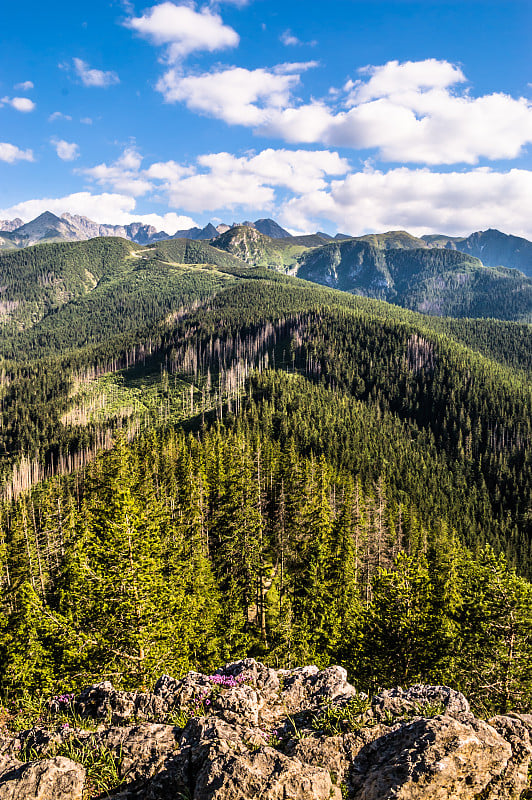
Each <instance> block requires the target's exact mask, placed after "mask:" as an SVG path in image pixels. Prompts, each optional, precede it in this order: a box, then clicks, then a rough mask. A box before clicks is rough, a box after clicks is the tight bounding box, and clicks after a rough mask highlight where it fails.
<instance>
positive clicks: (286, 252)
mask: <svg viewBox="0 0 532 800" xmlns="http://www.w3.org/2000/svg"><path fill="white" fill-rule="evenodd" d="M306 238H307V237H290V238H288V239H271V238H270V237H269V236H265V235H264V234H263V233H260V231H258V230H255V228H249V227H248V226H246V225H240V226H238V227H237V228H231V229H230V230H228V231H226V232H225V233H222V234H221V235H220V236H218V237H217V238H216V239H214V240H213V243H212V244H213V247H216V248H218V249H220V250H224V251H226V252H227V253H231V254H232V255H233V256H236V257H237V258H239V259H241V261H244V262H245V263H246V264H250V265H252V266H255V267H268V268H270V269H276V270H280V271H281V272H287V271H289V270H290V269H292V268H293V267H294V266H295V264H296V262H297V260H298V257H299V256H300V255H302V254H303V253H305V252H306V250H307V249H308V247H309V246H310V242H307V241H305V243H300V240H301V239H306ZM315 239H316V237H312V240H311V241H312V243H313V244H314V240H315ZM317 243H318V244H321V243H322V240H321V238H320V239H318V242H317Z"/></svg>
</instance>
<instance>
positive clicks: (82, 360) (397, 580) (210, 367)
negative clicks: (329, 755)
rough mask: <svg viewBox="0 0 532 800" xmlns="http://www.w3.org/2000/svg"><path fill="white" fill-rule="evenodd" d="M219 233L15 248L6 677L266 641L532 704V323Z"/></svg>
mask: <svg viewBox="0 0 532 800" xmlns="http://www.w3.org/2000/svg"><path fill="white" fill-rule="evenodd" d="M189 244H190V245H191V243H189ZM208 249H209V248H207V249H206V246H204V245H198V244H196V243H194V245H193V246H192V245H191V246H185V245H183V243H182V242H181V243H178V242H166V243H164V246H163V244H161V245H159V246H157V247H155V248H153V247H152V248H136V249H135V248H134V247H133V245H132V244H131V243H129V242H123V241H122V242H121V241H120V240H107V241H104V240H93V241H91V242H89V243H86V244H85V243H81V244H79V245H78V244H76V245H62V244H57V245H41V246H38V247H36V248H29V249H28V250H27V251H26V250H23V251H17V253H15V254H7V255H3V256H1V261H2V263H1V265H0V266H1V267H2V269H3V270H4V272H5V273H6V276H7V277H6V281H7V280H8V279H9V280H11V282H12V283H13V287H14V288H13V292H14V294H13V300H12V303H13V304H15V305H13V306H12V307H10V309H7V311H6V315H5V318H4V322H3V323H2V330H1V331H0V344H1V348H2V350H1V353H2V358H1V364H0V384H1V388H0V397H1V416H0V423H1V424H0V474H1V478H2V501H1V504H0V519H1V522H0V530H1V538H0V581H1V598H2V599H1V605H0V693H1V695H2V697H3V698H4V699H5V700H6V701H9V702H11V701H12V700H14V699H16V698H19V697H22V696H26V695H36V694H41V695H43V694H44V695H50V694H53V693H54V692H56V691H58V690H62V691H69V690H73V689H76V688H79V687H82V686H85V685H87V684H90V683H94V682H97V681H100V680H104V679H110V680H112V681H113V684H114V685H115V686H118V687H122V688H129V687H140V686H150V685H152V684H153V683H154V682H155V680H156V679H157V678H158V677H159V676H160V675H161V674H163V673H168V674H172V675H178V674H182V673H184V672H186V671H187V670H190V669H194V668H198V669H199V668H201V669H202V670H209V669H213V668H214V667H216V666H218V665H219V664H220V663H223V662H224V661H229V660H232V659H235V658H241V657H244V656H247V655H252V656H254V657H256V658H259V659H260V660H261V661H263V662H265V663H267V664H271V665H273V666H275V667H283V666H287V667H293V666H297V665H300V664H308V663H315V664H317V665H318V666H319V667H325V666H327V665H329V664H340V665H343V666H344V667H345V668H346V669H347V671H348V674H349V677H350V680H351V681H352V682H353V683H354V684H355V685H357V686H359V687H360V688H361V689H363V690H365V691H373V690H375V689H377V688H378V687H382V686H391V685H408V684H412V683H418V682H424V683H437V684H447V685H450V686H453V687H454V688H457V689H460V690H462V691H463V692H464V693H466V694H467V696H468V697H469V698H470V699H471V701H472V703H473V705H474V706H475V707H476V708H477V709H479V710H480V711H485V712H486V713H487V712H490V711H494V710H502V711H506V710H510V709H514V710H518V709H527V708H530V705H531V703H532V674H531V672H530V662H531V659H532V583H531V582H530V581H531V579H532V530H531V528H532V509H531V498H532V457H531V453H532V449H531V444H532V442H531V438H532V414H531V410H532V409H531V403H532V395H531V384H530V374H531V366H532V365H531V354H532V347H531V344H532V334H531V327H530V325H526V324H520V323H514V322H505V321H496V320H491V319H482V320H474V319H451V318H445V317H430V316H427V315H422V314H418V313H415V312H412V311H408V310H406V309H401V308H399V307H396V306H392V305H388V304H386V303H384V302H380V301H377V300H371V299H368V298H362V297H354V296H352V295H349V294H346V293H343V292H339V291H334V290H331V289H326V288H324V287H321V286H315V285H313V284H310V283H307V282H306V281H303V280H300V279H297V278H291V277H288V276H285V275H281V274H278V273H275V272H272V271H269V270H267V269H265V268H262V267H261V268H252V267H248V266H247V265H245V264H243V263H242V262H239V261H238V259H236V258H234V257H232V256H229V255H228V254H226V253H222V252H218V255H217V256H216V260H213V259H214V257H213V256H212V255H211V254H209V252H207V251H208ZM211 249H212V248H211ZM139 253H140V255H139ZM209 259H211V260H209ZM3 280H4V278H3ZM4 282H5V281H4ZM28 287H31V291H30V290H29V289H28Z"/></svg>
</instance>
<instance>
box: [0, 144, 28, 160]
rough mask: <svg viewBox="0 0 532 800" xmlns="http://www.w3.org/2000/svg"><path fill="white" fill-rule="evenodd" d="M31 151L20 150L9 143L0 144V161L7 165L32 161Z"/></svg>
mask: <svg viewBox="0 0 532 800" xmlns="http://www.w3.org/2000/svg"><path fill="white" fill-rule="evenodd" d="M33 160H34V158H33V151H32V150H21V149H20V147H17V146H16V145H14V144H9V142H0V161H6V162H7V163H8V164H14V163H15V161H33Z"/></svg>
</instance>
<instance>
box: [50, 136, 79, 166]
mask: <svg viewBox="0 0 532 800" xmlns="http://www.w3.org/2000/svg"><path fill="white" fill-rule="evenodd" d="M52 144H53V146H54V147H55V152H56V153H57V155H58V156H59V158H60V159H61V160H62V161H74V159H76V158H79V146H78V145H77V144H76V143H75V142H66V141H65V140H64V139H52Z"/></svg>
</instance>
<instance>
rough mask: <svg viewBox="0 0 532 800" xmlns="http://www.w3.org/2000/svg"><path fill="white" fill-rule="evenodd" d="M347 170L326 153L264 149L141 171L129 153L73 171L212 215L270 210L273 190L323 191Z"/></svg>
mask: <svg viewBox="0 0 532 800" xmlns="http://www.w3.org/2000/svg"><path fill="white" fill-rule="evenodd" d="M348 170H349V165H348V163H347V161H345V159H342V158H340V156H339V155H338V153H334V152H330V151H327V150H325V151H323V150H322V151H317V152H309V151H307V150H273V149H271V148H270V149H267V150H263V151H262V152H259V153H257V154H254V153H250V154H247V155H246V156H242V157H240V158H239V157H237V156H234V155H232V154H230V153H210V154H205V155H201V156H199V157H198V158H197V160H196V163H195V164H193V165H188V164H180V163H178V162H176V161H162V162H155V163H152V164H151V165H149V166H148V167H146V168H143V166H142V157H141V156H140V154H139V153H138V152H137V151H136V150H135V149H134V148H129V149H127V150H125V151H124V152H123V153H122V155H121V156H120V158H118V159H117V160H116V161H115V162H113V163H112V164H105V163H104V164H98V165H97V166H95V167H91V168H89V169H80V170H78V173H79V174H82V175H87V176H88V177H89V178H90V179H91V180H92V181H95V182H96V183H98V184H99V185H100V186H103V187H105V188H107V187H109V188H111V189H113V190H114V191H117V192H123V193H124V194H129V195H132V196H140V195H144V194H147V193H148V192H151V193H156V194H157V196H158V197H160V196H165V197H166V198H167V201H168V204H169V205H170V206H171V207H173V208H181V209H184V210H186V211H195V212H201V211H211V210H214V209H223V208H235V207H236V206H240V207H248V208H257V209H261V208H262V209H265V208H271V207H273V204H274V203H275V201H276V198H277V191H276V190H278V189H281V190H288V191H291V192H297V193H304V192H313V191H318V190H321V189H325V188H326V187H327V179H328V177H329V176H336V175H345V174H346V173H347V172H348Z"/></svg>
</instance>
